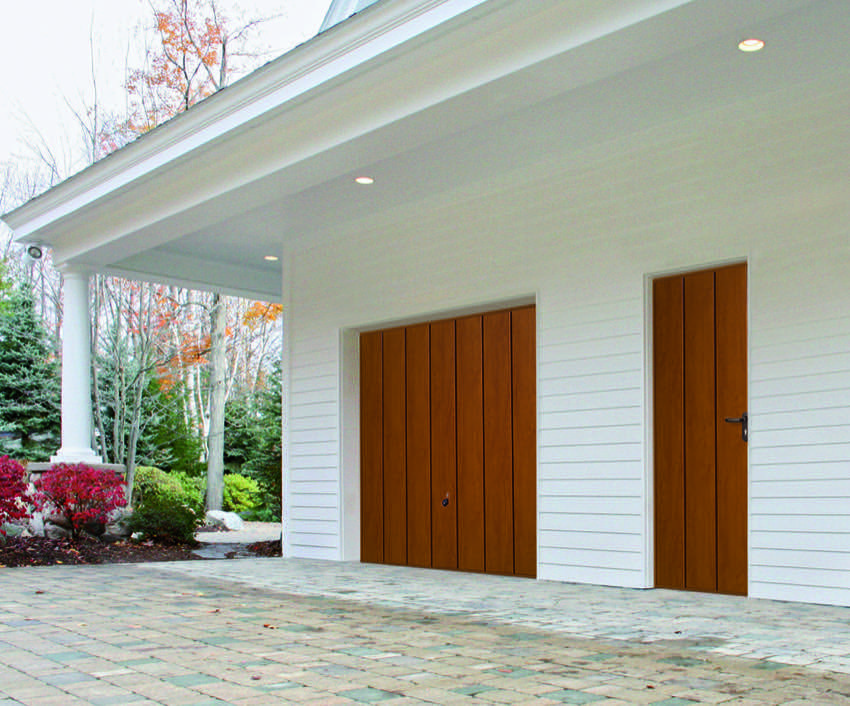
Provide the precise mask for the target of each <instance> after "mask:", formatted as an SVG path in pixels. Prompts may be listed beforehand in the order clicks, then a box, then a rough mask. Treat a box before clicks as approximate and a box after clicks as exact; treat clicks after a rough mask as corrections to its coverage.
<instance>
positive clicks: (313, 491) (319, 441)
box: [286, 325, 340, 559]
mask: <svg viewBox="0 0 850 706" xmlns="http://www.w3.org/2000/svg"><path fill="white" fill-rule="evenodd" d="M299 330H300V329H299V327H298V326H297V325H295V326H293V331H299ZM337 342H338V337H337V336H335V335H334V334H333V332H331V333H330V334H328V333H327V332H325V334H324V335H321V334H319V333H314V332H307V331H305V333H304V334H303V335H294V336H293V341H292V348H291V359H292V363H291V367H290V399H289V405H290V408H289V409H290V419H289V479H288V480H289V482H288V484H287V490H288V495H289V497H288V508H287V512H286V516H287V529H288V536H287V537H286V546H287V553H288V554H290V555H291V556H300V557H308V558H313V559H339V558H340V499H339V498H340V494H339V478H340V475H339V376H338V372H337V371H338V369H339V363H338V360H339V350H338V345H337Z"/></svg>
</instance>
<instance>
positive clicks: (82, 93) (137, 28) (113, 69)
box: [0, 0, 330, 167]
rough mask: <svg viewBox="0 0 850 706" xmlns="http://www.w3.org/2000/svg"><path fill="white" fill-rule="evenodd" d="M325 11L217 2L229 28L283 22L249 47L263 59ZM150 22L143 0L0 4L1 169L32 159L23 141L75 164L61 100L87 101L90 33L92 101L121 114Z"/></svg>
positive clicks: (70, 122)
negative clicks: (128, 75) (129, 70)
mask: <svg viewBox="0 0 850 706" xmlns="http://www.w3.org/2000/svg"><path fill="white" fill-rule="evenodd" d="M329 5H330V0H219V6H220V7H222V8H224V9H225V11H227V12H228V13H229V14H230V15H231V16H234V17H235V18H236V21H235V22H234V23H233V24H235V25H236V26H238V25H239V24H240V22H239V17H240V16H241V17H244V18H246V19H253V18H257V17H268V16H272V15H283V17H282V18H281V19H278V20H274V21H269V22H267V23H264V24H263V25H262V26H261V28H260V30H259V31H258V33H257V34H256V35H254V39H253V40H252V42H251V46H252V47H258V48H261V49H271V50H273V51H274V53H273V54H272V55H270V56H269V57H268V59H271V58H273V57H274V56H277V55H279V54H282V53H283V52H284V51H286V50H288V49H290V48H292V47H294V46H295V45H297V44H300V43H301V42H303V41H305V40H306V39H309V38H310V37H312V36H313V35H315V34H316V32H317V31H318V29H319V25H320V24H321V22H322V19H323V18H324V16H325V13H326V11H327V9H328V7H329ZM150 15H151V13H150V6H149V4H148V2H147V0H23V1H21V0H0V66H2V67H3V70H2V71H0V167H2V164H3V163H5V162H7V161H9V160H12V161H14V162H16V163H21V164H24V163H25V161H26V160H27V159H29V158H31V151H30V150H29V149H28V148H27V142H30V143H32V142H36V141H38V138H37V134H38V133H40V134H41V135H42V136H43V137H44V139H45V141H46V142H47V143H48V144H50V145H51V146H52V149H54V150H55V151H57V152H58V153H60V154H62V155H63V158H64V160H65V161H66V163H67V162H68V161H69V160H73V159H75V158H76V151H77V149H78V147H77V146H78V145H79V137H78V134H79V133H78V130H77V127H76V125H75V123H74V118H73V115H72V113H71V112H70V110H69V109H68V107H67V105H66V101H67V102H70V103H71V104H72V105H73V106H74V107H76V108H78V109H79V108H82V107H83V106H84V105H89V104H91V102H92V96H93V91H92V79H91V75H92V72H91V59H90V57H91V50H90V41H89V37H90V34H91V35H92V36H93V37H94V40H93V44H94V54H95V63H96V70H95V73H96V76H97V86H98V93H99V101H100V103H101V105H103V106H104V107H105V108H107V109H109V108H112V109H114V110H119V111H120V109H121V108H122V107H123V106H124V99H123V88H122V84H123V81H124V72H125V66H126V65H127V63H128V62H129V63H130V65H131V66H132V67H136V66H138V65H139V64H140V63H141V62H140V60H139V58H138V57H139V56H140V53H141V50H140V47H141V46H143V44H144V39H143V36H142V33H141V27H142V25H143V24H147V25H149V24H150V22H151V19H150ZM134 49H136V50H137V51H139V54H137V55H136V57H135V59H134V53H133V50H134ZM268 59H266V60H268Z"/></svg>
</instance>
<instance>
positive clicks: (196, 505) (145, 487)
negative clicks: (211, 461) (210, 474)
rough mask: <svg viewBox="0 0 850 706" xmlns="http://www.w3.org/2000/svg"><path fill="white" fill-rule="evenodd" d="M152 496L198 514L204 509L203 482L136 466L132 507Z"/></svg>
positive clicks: (201, 479) (198, 479) (183, 475)
mask: <svg viewBox="0 0 850 706" xmlns="http://www.w3.org/2000/svg"><path fill="white" fill-rule="evenodd" d="M154 495H155V496H157V497H161V498H169V499H171V500H174V501H176V502H178V503H182V504H184V505H188V506H189V507H191V508H192V510H193V511H194V512H195V513H196V514H200V512H201V510H203V507H204V480H203V478H194V477H192V476H190V475H188V474H186V473H167V472H166V471H163V470H162V469H159V468H154V467H153V466H136V479H135V481H134V483H133V505H137V504H140V503H144V502H145V501H146V500H147V499H148V498H150V497H152V496H154Z"/></svg>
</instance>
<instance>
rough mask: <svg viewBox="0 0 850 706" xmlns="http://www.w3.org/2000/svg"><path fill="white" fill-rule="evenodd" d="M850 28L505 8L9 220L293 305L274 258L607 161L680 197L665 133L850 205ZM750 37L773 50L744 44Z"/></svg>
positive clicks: (681, 14)
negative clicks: (126, 177)
mask: <svg viewBox="0 0 850 706" xmlns="http://www.w3.org/2000/svg"><path fill="white" fill-rule="evenodd" d="M383 4H384V3H378V4H377V5H376V6H374V7H373V8H371V9H372V10H377V9H378V8H381V6H382V5H383ZM386 4H387V5H391V4H392V2H391V0H387V2H386ZM471 4H473V3H471ZM603 6H604V7H603ZM593 7H595V9H591V8H593ZM617 7H619V8H620V10H619V11H615V10H614V8H617ZM623 8H626V10H623ZM603 10H604V11H603ZM642 13H643V14H642ZM368 14H369V13H364V16H363V17H362V18H361V17H355V18H354V19H353V20H351V21H350V22H352V23H355V22H360V21H368V20H369V17H368V16H367V15H368ZM627 15H628V17H627ZM631 17H635V18H637V21H632V19H631ZM342 27H344V26H342ZM342 27H341V28H340V29H342ZM565 27H567V28H569V29H566V30H564V29H563V28H565ZM848 32H850V4H848V3H847V2H846V0H815V1H805V0H772V1H771V2H770V3H766V2H740V0H694V1H693V2H687V3H684V4H682V3H678V2H666V3H661V2H654V3H653V2H638V1H635V2H628V3H624V2H614V3H602V2H599V0H594V2H579V3H563V2H560V1H559V0H545V1H541V2H537V3H533V4H529V3H524V2H509V1H508V0H490V1H489V2H484V3H481V4H480V5H478V6H477V7H472V8H471V9H469V10H467V11H466V12H464V13H462V14H460V15H458V16H456V17H454V18H452V19H449V20H448V21H446V22H445V23H443V24H442V25H439V26H437V27H435V28H432V29H430V30H429V31H428V32H426V33H425V34H422V35H420V36H415V37H412V38H411V39H409V40H408V41H406V42H404V43H402V44H401V45H399V46H396V47H395V48H393V49H391V50H389V51H387V52H385V53H384V54H382V55H380V56H377V57H375V58H372V59H371V60H369V61H368V62H366V63H363V64H359V65H354V64H353V65H352V66H351V67H350V68H349V69H348V70H347V71H345V72H342V73H340V74H339V75H337V76H334V77H332V78H330V79H328V80H327V81H325V82H324V83H323V84H322V85H321V87H319V88H316V89H314V90H312V91H311V92H309V93H307V94H305V95H302V96H299V97H296V98H293V99H292V100H290V101H289V102H287V103H285V104H283V105H280V106H277V107H274V108H273V109H270V110H268V111H267V112H266V113H265V114H264V115H262V116H261V117H259V118H256V119H254V120H252V121H250V122H249V123H246V124H242V125H238V126H236V127H234V128H233V129H231V130H229V131H227V132H225V133H223V134H222V135H221V136H219V137H217V138H216V139H215V140H213V141H210V142H209V143H208V144H206V145H204V146H203V147H199V148H198V149H195V150H193V151H190V152H188V153H186V154H184V155H182V156H180V157H178V158H176V159H175V160H173V161H170V162H167V163H165V164H164V165H163V166H161V167H160V168H158V169H156V170H152V171H150V172H149V173H146V174H144V175H141V176H140V177H139V178H138V179H135V180H132V181H130V182H129V183H128V184H126V185H123V186H121V187H120V188H116V189H114V190H111V191H110V190H109V189H106V188H104V190H103V194H102V195H101V196H99V197H98V198H97V199H95V200H92V201H90V202H89V203H87V204H85V205H83V206H80V207H79V208H73V207H71V206H72V203H71V202H72V199H70V198H69V199H68V204H69V206H68V208H67V209H66V210H65V211H64V212H63V213H62V214H61V216H57V217H55V218H53V219H52V220H51V219H42V220H41V221H37V219H35V218H34V217H32V218H31V219H30V217H29V216H28V214H27V212H25V211H24V210H21V211H20V212H16V213H13V214H10V215H11V218H10V219H7V220H9V221H10V223H11V224H12V225H13V226H22V225H23V226H26V227H24V229H23V230H24V234H23V239H26V240H29V241H41V242H47V243H49V244H51V245H52V246H53V247H54V249H55V253H56V258H57V260H59V261H60V262H61V261H64V262H68V263H76V264H83V265H87V266H90V267H93V268H96V269H99V270H102V271H109V272H113V273H119V274H123V275H126V276H129V277H134V278H139V279H154V280H165V281H174V282H181V283H185V284H190V285H193V286H200V287H214V288H222V289H224V290H225V291H231V292H235V293H240V294H243V295H248V296H255V297H263V298H272V299H274V298H277V297H279V296H280V292H281V272H280V265H279V263H277V264H276V263H270V262H266V261H264V259H263V258H264V256H265V255H281V254H282V253H283V251H284V249H285V248H287V247H300V246H310V247H313V246H322V245H323V244H326V243H331V242H332V240H333V239H334V238H339V237H345V236H346V235H349V234H352V235H353V234H356V233H358V232H369V231H371V230H374V229H380V230H381V231H383V232H387V231H390V232H391V231H392V230H393V229H395V228H397V229H405V230H410V229H415V228H418V227H424V226H420V225H419V224H420V222H421V221H422V220H423V216H424V215H425V214H427V215H428V226H427V227H428V228H434V227H435V225H436V227H439V214H440V212H441V209H442V210H445V212H446V213H447V214H448V213H451V216H448V215H447V216H446V217H447V218H449V217H451V218H452V219H456V218H457V214H458V212H460V213H463V212H464V209H467V210H468V211H469V213H470V214H471V213H473V212H474V211H475V210H476V209H479V208H480V207H481V206H480V204H481V202H482V199H485V198H486V199H487V200H488V201H487V202H488V204H491V205H492V203H494V198H493V197H494V196H498V195H500V194H501V195H504V198H503V199H495V202H497V203H498V204H499V206H498V207H497V208H496V210H494V212H493V213H492V214H491V218H492V220H493V221H494V222H497V221H498V220H499V218H500V217H501V216H502V215H504V214H507V213H513V214H516V212H517V211H518V210H520V211H521V210H522V209H525V210H526V211H527V212H528V214H527V215H528V216H529V217H532V216H533V215H534V214H535V213H537V212H538V211H539V210H540V209H545V208H547V205H546V204H545V203H537V202H536V201H535V199H534V197H533V191H534V189H533V187H534V184H535V183H537V182H539V180H541V179H546V180H557V183H563V184H564V189H565V190H568V189H571V188H572V187H573V185H575V184H578V183H580V182H581V181H582V180H583V179H584V178H585V176H586V175H587V174H588V173H590V172H591V171H592V170H593V168H594V166H595V165H600V164H609V165H610V164H611V163H616V166H617V171H618V177H619V178H618V184H619V185H620V186H622V187H623V188H628V184H629V183H632V182H637V181H641V182H643V183H646V181H647V180H650V181H651V180H653V179H657V180H658V181H659V189H661V188H662V187H663V180H664V179H668V178H669V176H665V172H664V165H663V164H659V163H658V161H657V160H655V159H654V158H653V154H654V145H656V144H657V143H660V142H661V141H664V142H667V143H669V141H670V139H671V137H677V138H679V139H681V141H682V144H683V145H684V144H687V145H688V146H689V149H692V150H693V151H694V155H695V162H694V170H693V174H691V175H688V178H690V179H692V180H693V181H694V184H695V187H694V188H699V185H700V184H702V185H705V186H706V187H707V188H708V187H711V188H716V184H717V183H718V182H719V181H722V182H723V183H724V184H725V190H726V192H727V193H729V194H746V195H747V198H749V199H751V201H752V203H754V204H767V203H769V204H770V207H778V206H780V205H784V206H785V207H789V208H790V207H791V206H792V205H794V204H796V205H797V207H799V204H800V202H801V200H808V201H810V202H811V203H812V205H814V204H815V203H820V204H821V205H822V204H823V201H824V200H825V199H827V200H828V199H834V200H836V201H839V200H842V201H846V199H847V176H848V174H847V172H848V165H850V127H848V122H850V121H848V119H847V117H848V115H850V60H848V54H847V39H846V38H847V36H848ZM329 34H330V33H329ZM748 36H758V37H760V38H762V39H764V40H765V41H766V42H767V46H766V48H765V49H764V50H762V51H761V52H758V53H756V54H749V55H748V54H744V53H742V52H740V51H738V49H737V48H736V47H737V44H738V42H739V41H740V40H741V39H743V38H746V37H748ZM320 39H322V37H320ZM333 39H334V37H333V36H330V37H328V38H325V39H322V41H333ZM797 135H800V136H801V139H804V140H805V149H802V150H797V149H795V150H788V149H787V145H788V144H789V143H791V142H793V140H794V139H795V138H796V136H797ZM131 149H132V146H131ZM626 155H627V158H626ZM360 174H365V175H368V176H371V177H374V179H375V183H374V184H373V185H372V186H368V187H363V186H359V185H357V184H355V183H354V181H353V179H354V177H355V176H357V175H360ZM801 175H805V183H804V184H803V183H802V182H801ZM801 185H803V186H804V187H805V188H804V189H803V191H801ZM584 191H585V193H587V192H586V190H584ZM607 191H608V190H607V189H605V188H602V187H600V189H598V190H597V193H598V198H600V199H604V198H611V197H612V194H610V193H607ZM519 195H522V196H519ZM613 196H614V197H616V193H615V194H613ZM518 199H522V201H521V202H519V201H518ZM447 206H450V208H445V207H447ZM490 207H492V206H490ZM561 207H562V206H559V208H561ZM564 216H565V217H567V216H568V213H564ZM28 219H30V220H31V223H30V220H28ZM13 221H14V222H13ZM27 223H30V225H28V226H27Z"/></svg>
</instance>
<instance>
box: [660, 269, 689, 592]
mask: <svg viewBox="0 0 850 706" xmlns="http://www.w3.org/2000/svg"><path fill="white" fill-rule="evenodd" d="M683 327H684V310H683V279H682V277H680V276H677V277H664V278H661V279H657V280H655V281H654V282H653V283H652V370H653V387H652V393H653V410H654V411H653V430H654V432H653V433H654V455H655V475H654V505H655V585H656V586H658V587H659V588H678V589H683V588H684V587H685V457H684V453H685V442H684V437H685V431H684V328H683Z"/></svg>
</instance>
